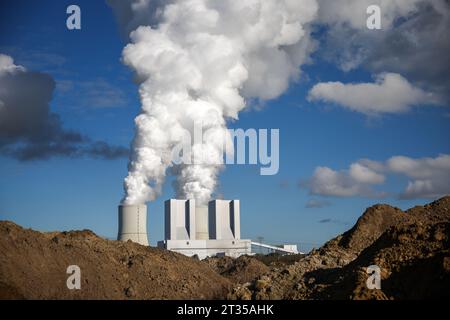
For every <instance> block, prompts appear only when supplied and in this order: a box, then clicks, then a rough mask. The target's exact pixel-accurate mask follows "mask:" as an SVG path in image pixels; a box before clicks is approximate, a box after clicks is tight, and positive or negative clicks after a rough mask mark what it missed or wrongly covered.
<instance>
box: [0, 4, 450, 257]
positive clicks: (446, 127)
mask: <svg viewBox="0 0 450 320" xmlns="http://www.w3.org/2000/svg"><path fill="white" fill-rule="evenodd" d="M72 2H73V1H39V2H38V1H23V0H19V1H14V2H10V3H9V4H8V5H6V4H2V5H1V8H0V29H1V30H2V33H1V35H0V53H3V54H7V55H9V56H11V57H13V58H14V63H15V64H16V65H22V66H24V67H25V68H27V70H33V71H39V72H43V73H47V74H50V75H51V76H52V77H53V78H54V79H55V82H56V90H55V92H54V96H53V99H52V100H51V102H50V106H51V110H52V111H53V112H55V113H57V114H59V115H60V117H61V120H62V123H63V125H64V127H65V128H68V129H74V130H77V131H79V132H81V133H83V134H85V135H87V136H89V137H91V138H92V139H96V140H97V139H98V140H103V141H106V142H108V143H111V144H115V145H121V146H128V145H129V144H130V142H131V140H132V138H133V134H134V123H133V119H134V117H135V116H136V115H137V113H138V112H139V108H140V102H139V97H138V93H137V90H138V88H137V85H135V84H134V83H133V82H132V78H133V74H132V72H131V71H130V70H129V69H128V68H127V67H126V66H124V65H123V64H122V63H121V61H120V58H121V51H122V49H123V47H124V45H125V44H126V40H125V39H123V38H121V36H120V34H119V31H118V27H117V24H116V21H115V19H114V16H113V14H112V11H111V9H110V8H109V7H108V6H107V5H106V4H105V3H104V2H103V1H76V4H78V5H79V6H80V7H81V9H82V30H77V31H69V30H67V28H66V26H65V20H66V14H65V9H66V7H67V6H68V5H69V4H72ZM318 37H319V40H320V41H322V40H323V39H321V36H320V35H319V36H318ZM312 61H313V62H312V63H311V64H309V65H306V66H303V67H302V69H303V72H302V77H301V79H299V81H297V83H293V84H291V86H290V87H289V89H288V90H287V91H286V92H285V93H284V94H283V95H282V96H280V97H279V98H277V99H274V100H271V101H267V102H265V103H264V106H263V107H262V108H261V109H260V110H253V109H252V110H247V111H244V112H242V113H241V114H240V116H239V121H237V122H234V123H232V124H231V127H240V128H244V129H246V128H256V129H258V128H279V129H280V170H279V173H278V174H277V175H275V176H260V175H259V167H257V166H232V165H231V166H228V167H227V168H226V170H225V171H224V172H223V173H222V174H221V176H220V186H219V189H218V192H220V193H222V194H223V195H224V196H225V198H230V199H231V198H238V199H240V200H241V219H242V221H241V224H242V227H241V230H242V233H243V237H248V238H253V239H255V238H256V237H257V236H263V237H264V238H265V239H266V240H265V241H266V242H271V243H281V242H293V243H299V244H300V245H301V246H302V247H303V248H304V249H306V250H308V249H310V248H311V247H312V246H319V245H320V244H322V243H323V242H324V241H326V240H328V239H330V238H331V237H333V236H335V235H337V234H339V233H342V232H343V231H345V230H347V229H348V228H350V227H351V226H352V225H353V224H354V222H355V221H356V219H357V218H358V217H359V216H360V214H361V213H362V212H363V211H364V209H365V208H366V207H368V206H371V205H373V204H375V203H380V202H386V203H389V204H391V205H394V206H398V207H400V208H402V209H406V208H409V207H411V206H414V205H418V204H424V203H427V202H429V201H431V200H432V199H429V198H425V197H414V198H410V199H406V200H405V199H400V198H399V196H398V195H399V194H400V193H401V192H402V191H403V190H404V189H405V188H406V186H407V184H408V181H410V180H411V179H412V178H411V176H405V175H402V174H395V173H389V174H387V173H386V174H385V175H386V181H385V182H384V183H383V184H382V185H374V186H373V188H374V189H375V190H379V191H383V192H386V193H387V195H386V196H384V197H374V196H370V195H368V194H363V193H359V194H358V193H357V194H355V195H352V196H347V197H341V196H333V195H326V194H315V195H311V188H308V187H307V186H305V181H307V180H308V179H311V177H312V175H313V173H314V170H315V168H316V167H318V166H323V167H328V168H332V169H333V170H336V171H339V170H346V169H347V168H348V167H349V165H351V164H352V163H355V162H356V161H358V160H359V159H371V160H373V161H378V162H381V163H382V162H385V161H386V160H388V159H389V158H391V157H393V156H398V155H401V156H405V157H409V158H411V159H420V158H424V157H430V158H436V157H438V156H439V155H440V154H450V143H449V139H448V137H449V133H450V117H449V116H448V112H449V111H448V108H447V106H448V104H447V103H446V102H443V103H440V104H439V105H433V104H431V105H425V103H424V105H425V106H421V105H419V106H415V107H414V108H412V109H411V110H409V111H408V112H405V113H394V114H384V113H383V114H375V115H367V114H364V113H362V112H355V111H351V110H349V109H348V108H342V107H340V106H339V105H337V104H336V103H329V102H324V101H309V100H308V99H307V96H308V92H309V90H310V89H311V88H312V87H313V86H314V85H315V84H316V83H318V82H328V81H340V82H342V83H350V82H352V83H353V82H354V83H360V82H365V83H371V82H373V73H372V72H371V70H368V69H367V68H364V67H362V66H361V67H358V68H355V69H353V70H351V71H342V70H341V69H340V68H339V67H338V65H337V64H336V63H333V62H330V61H328V60H327V59H326V58H325V57H324V56H323V54H321V51H320V49H319V50H318V51H317V52H315V53H314V54H313V55H312ZM386 71H389V70H386ZM127 162H128V160H127V158H125V157H122V158H119V159H114V160H102V159H92V158H89V157H82V158H73V157H53V158H50V159H45V160H33V161H19V160H16V159H14V158H10V157H7V156H6V155H1V154H0V181H1V182H0V219H1V220H12V221H14V222H16V223H18V224H20V225H22V226H25V227H31V228H33V229H37V230H43V231H47V230H69V229H84V228H87V229H91V230H93V231H94V232H96V233H98V234H100V235H103V236H106V237H110V238H114V237H115V236H116V232H117V205H118V203H119V201H120V199H121V198H122V196H123V188H122V183H123V179H124V177H125V176H126V174H127ZM445 174H448V172H445ZM170 180H171V179H169V180H168V181H166V183H165V186H164V190H163V195H162V196H161V197H160V198H159V199H157V200H156V201H153V202H151V203H149V204H148V212H149V218H148V233H149V238H150V242H151V243H152V244H155V242H156V241H158V240H161V239H163V223H164V221H163V201H164V200H165V199H168V198H170V197H173V195H174V193H173V190H172V187H171V183H170V182H171V181H170ZM302 182H303V183H302ZM302 186H303V187H302ZM448 191H450V190H448ZM311 199H315V200H317V201H318V202H320V203H321V204H326V205H323V206H322V207H320V208H307V203H308V201H309V200H311Z"/></svg>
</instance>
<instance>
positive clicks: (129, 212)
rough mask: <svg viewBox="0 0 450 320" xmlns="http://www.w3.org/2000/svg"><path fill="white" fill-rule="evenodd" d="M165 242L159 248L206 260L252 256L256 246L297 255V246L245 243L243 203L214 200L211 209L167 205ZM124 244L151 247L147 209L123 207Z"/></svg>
mask: <svg viewBox="0 0 450 320" xmlns="http://www.w3.org/2000/svg"><path fill="white" fill-rule="evenodd" d="M164 211H165V215H164V225H165V230H164V240H163V241H158V247H159V248H164V249H167V250H171V251H175V252H178V253H181V254H184V255H187V256H195V255H196V256H198V257H199V258H200V259H204V258H206V257H210V256H230V257H239V256H241V255H250V254H252V246H253V247H258V248H260V249H261V248H264V249H267V250H269V251H270V252H278V253H281V254H296V253H299V252H298V251H297V246H296V245H282V246H271V245H267V244H263V243H259V242H252V241H251V240H247V239H241V218H240V202H239V200H212V201H210V202H209V203H208V206H202V205H198V204H197V203H196V201H195V200H194V199H188V200H178V199H170V200H167V201H166V202H165V203H164ZM117 239H118V240H120V241H128V240H131V241H133V242H136V243H139V244H141V245H145V246H148V245H149V244H148V235H147V206H146V205H144V204H140V205H120V206H119V233H118V236H117Z"/></svg>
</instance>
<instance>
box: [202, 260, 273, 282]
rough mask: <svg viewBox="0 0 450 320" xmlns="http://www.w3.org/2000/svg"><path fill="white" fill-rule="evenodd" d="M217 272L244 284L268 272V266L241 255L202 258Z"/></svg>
mask: <svg viewBox="0 0 450 320" xmlns="http://www.w3.org/2000/svg"><path fill="white" fill-rule="evenodd" d="M203 261H204V262H206V263H207V264H208V265H209V266H210V267H211V268H212V269H213V270H214V271H216V272H217V273H218V274H220V275H222V276H224V277H226V278H228V279H230V280H231V281H232V282H233V283H240V284H244V283H247V282H250V281H252V280H254V279H256V278H258V277H260V276H262V275H263V274H265V273H267V272H269V270H270V269H269V267H267V266H266V265H265V264H264V263H262V262H260V261H258V260H257V259H254V258H253V257H248V256H241V257H239V258H237V259H233V258H230V257H222V258H216V257H214V258H208V259H205V260H203Z"/></svg>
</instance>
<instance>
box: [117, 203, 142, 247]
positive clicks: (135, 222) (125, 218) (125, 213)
mask: <svg viewBox="0 0 450 320" xmlns="http://www.w3.org/2000/svg"><path fill="white" fill-rule="evenodd" d="M117 240H120V241H128V240H131V241H133V242H136V243H139V244H142V245H144V246H148V237H147V206H146V205H145V204H138V205H120V206H119V233H118V235H117Z"/></svg>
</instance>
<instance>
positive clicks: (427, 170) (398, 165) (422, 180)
mask: <svg viewBox="0 0 450 320" xmlns="http://www.w3.org/2000/svg"><path fill="white" fill-rule="evenodd" d="M387 168H388V170H390V171H391V172H394V173H399V174H403V175H405V176H406V177H408V178H410V179H411V181H409V182H408V186H407V187H406V189H405V190H404V192H403V193H402V194H401V197H402V198H408V199H409V198H438V197H441V196H444V195H446V194H450V155H440V156H438V157H437V158H421V159H411V158H408V157H400V156H399V157H392V158H391V159H389V160H388V161H387Z"/></svg>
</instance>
